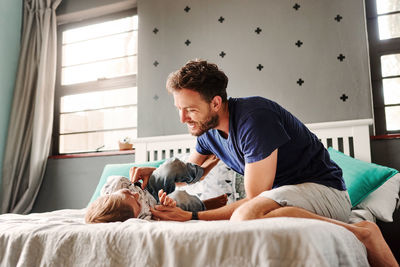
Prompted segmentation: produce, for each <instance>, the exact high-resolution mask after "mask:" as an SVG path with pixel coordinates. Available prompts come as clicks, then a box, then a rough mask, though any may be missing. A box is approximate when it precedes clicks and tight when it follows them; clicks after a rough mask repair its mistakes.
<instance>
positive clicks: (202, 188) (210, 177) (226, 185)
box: [176, 154, 236, 204]
mask: <svg viewBox="0 0 400 267" xmlns="http://www.w3.org/2000/svg"><path fill="white" fill-rule="evenodd" d="M176 157H177V158H179V159H180V160H182V161H187V159H188V158H189V154H181V155H177V156H176ZM235 174H236V173H235V172H234V171H233V170H231V169H230V168H228V166H226V165H225V163H223V162H222V161H221V160H220V161H219V162H218V164H217V165H216V166H215V167H214V168H212V169H211V171H210V172H209V173H208V174H207V176H206V177H204V179H203V180H202V181H200V182H198V183H194V184H190V185H185V186H181V187H177V190H185V191H186V192H187V193H188V194H191V195H196V196H198V197H199V198H200V199H201V200H205V199H209V198H213V197H217V196H220V195H223V194H226V195H227V196H228V203H227V204H230V203H233V202H235V200H236V197H235V196H236V192H235Z"/></svg>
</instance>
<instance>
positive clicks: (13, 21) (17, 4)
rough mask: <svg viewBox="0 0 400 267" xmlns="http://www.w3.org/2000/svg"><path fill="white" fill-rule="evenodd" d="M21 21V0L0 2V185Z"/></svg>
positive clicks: (3, 0)
mask: <svg viewBox="0 0 400 267" xmlns="http://www.w3.org/2000/svg"><path fill="white" fill-rule="evenodd" d="M21 20H22V0H2V1H0V59H1V60H0V96H1V97H0V184H1V182H2V169H3V167H2V166H3V158H4V150H5V145H6V139H7V129H8V123H9V116H10V110H11V103H12V98H13V91H14V83H15V77H16V73H17V66H18V58H19V48H20V38H21Z"/></svg>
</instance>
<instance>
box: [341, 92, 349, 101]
mask: <svg viewBox="0 0 400 267" xmlns="http://www.w3.org/2000/svg"><path fill="white" fill-rule="evenodd" d="M347 98H349V97H348V96H347V95H345V94H343V95H342V96H341V97H340V99H342V101H343V102H346V100H347Z"/></svg>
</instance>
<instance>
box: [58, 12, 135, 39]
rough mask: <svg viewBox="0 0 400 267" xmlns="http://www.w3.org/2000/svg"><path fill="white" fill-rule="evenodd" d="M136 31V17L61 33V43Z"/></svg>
mask: <svg viewBox="0 0 400 267" xmlns="http://www.w3.org/2000/svg"><path fill="white" fill-rule="evenodd" d="M137 29H138V16H132V17H126V18H122V19H117V20H112V21H107V22H103V23H97V24H92V25H89V26H84V27H79V28H75V29H71V30H66V31H64V32H63V36H62V40H63V41H62V43H63V44H67V43H72V42H79V41H82V40H88V39H93V38H98V37H102V36H106V35H111V34H116V33H121V32H127V31H132V30H137Z"/></svg>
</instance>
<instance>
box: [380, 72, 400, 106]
mask: <svg viewBox="0 0 400 267" xmlns="http://www.w3.org/2000/svg"><path fill="white" fill-rule="evenodd" d="M382 82H383V95H384V99H385V105H390V104H400V78H392V79H383V81H382Z"/></svg>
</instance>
